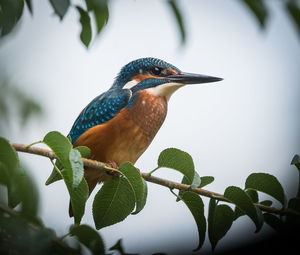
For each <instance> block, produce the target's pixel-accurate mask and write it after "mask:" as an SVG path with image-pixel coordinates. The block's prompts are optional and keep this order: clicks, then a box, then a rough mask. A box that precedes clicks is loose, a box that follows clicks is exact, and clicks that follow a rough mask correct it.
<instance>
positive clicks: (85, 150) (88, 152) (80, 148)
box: [74, 146, 91, 158]
mask: <svg viewBox="0 0 300 255" xmlns="http://www.w3.org/2000/svg"><path fill="white" fill-rule="evenodd" d="M74 149H75V150H78V151H79V152H80V154H81V157H82V158H90V157H91V150H90V149H89V148H88V147H86V146H77V147H75V148H74Z"/></svg>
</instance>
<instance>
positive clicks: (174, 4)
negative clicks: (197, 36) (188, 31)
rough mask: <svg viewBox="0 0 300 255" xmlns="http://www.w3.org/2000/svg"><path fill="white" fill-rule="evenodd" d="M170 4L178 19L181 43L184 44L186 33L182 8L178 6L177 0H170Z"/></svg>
mask: <svg viewBox="0 0 300 255" xmlns="http://www.w3.org/2000/svg"><path fill="white" fill-rule="evenodd" d="M168 5H169V7H170V9H171V11H172V13H173V15H174V17H175V19H176V21H177V25H178V29H179V31H180V36H181V44H184V43H185V40H186V35H185V25H184V22H183V17H182V14H181V10H180V8H178V6H177V1H175V0H169V1H168Z"/></svg>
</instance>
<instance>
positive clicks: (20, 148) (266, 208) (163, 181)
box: [12, 143, 300, 217]
mask: <svg viewBox="0 0 300 255" xmlns="http://www.w3.org/2000/svg"><path fill="white" fill-rule="evenodd" d="M12 146H13V147H14V148H15V149H16V150H17V151H20V152H26V153H30V154H35V155H40V156H44V157H47V158H50V159H52V160H53V159H55V158H56V156H55V154H54V152H53V151H50V150H46V149H42V148H37V147H28V146H26V145H24V144H16V143H13V144H12ZM82 162H83V164H84V166H88V167H92V168H96V169H99V170H103V171H105V170H107V167H108V166H107V164H105V163H102V162H99V161H96V160H91V159H86V158H82ZM109 167H110V166H109ZM114 170H116V171H117V169H114ZM141 175H142V177H143V178H144V179H145V180H146V181H148V182H152V183H156V184H158V185H161V186H165V187H168V188H169V189H178V190H183V191H186V190H190V185H187V184H182V183H178V182H173V181H170V180H166V179H162V178H159V177H155V176H152V175H149V173H141ZM192 191H193V192H195V193H197V194H199V195H201V196H205V197H209V198H216V199H218V200H220V201H224V202H228V203H231V201H229V200H228V199H226V198H225V197H224V196H223V195H222V194H219V193H216V192H213V191H208V190H205V189H201V188H195V189H192ZM254 205H255V206H257V207H258V208H260V209H261V210H262V211H265V212H269V213H275V214H279V215H286V214H293V215H295V216H298V217H300V214H299V213H298V212H296V211H294V210H290V209H277V208H275V207H271V206H265V205H262V204H259V203H254Z"/></svg>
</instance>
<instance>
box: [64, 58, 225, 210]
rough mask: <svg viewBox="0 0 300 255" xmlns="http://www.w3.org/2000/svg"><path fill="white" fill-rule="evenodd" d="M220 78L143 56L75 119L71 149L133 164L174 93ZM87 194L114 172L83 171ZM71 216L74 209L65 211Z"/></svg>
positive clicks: (114, 163) (112, 162)
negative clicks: (190, 71)
mask: <svg viewBox="0 0 300 255" xmlns="http://www.w3.org/2000/svg"><path fill="white" fill-rule="evenodd" d="M221 80H222V78H218V77H214V76H207V75H202V74H193V73H186V72H182V71H181V70H180V69H178V68H177V67H175V66H173V65H172V64H169V63H167V62H165V61H163V60H161V59H157V58H152V57H146V58H139V59H136V60H133V61H131V62H129V63H128V64H126V65H125V66H124V67H123V68H122V69H121V71H120V72H119V74H118V75H117V77H116V78H115V80H114V82H113V84H112V86H111V87H110V88H109V89H108V90H107V91H106V92H104V93H102V94H100V95H99V96H97V97H96V98H95V99H93V100H92V101H91V102H90V103H89V104H88V105H87V106H86V107H85V108H84V109H83V110H82V111H81V113H80V114H79V116H78V117H77V119H76V120H75V122H74V124H73V126H72V128H71V130H70V132H69V135H68V136H69V137H70V139H71V142H72V144H73V147H74V148H75V147H77V146H86V147H88V148H89V149H90V151H91V159H93V160H97V161H101V162H105V163H108V164H109V165H111V166H112V167H113V168H117V167H118V166H120V165H121V164H122V163H124V162H131V163H132V164H135V162H136V161H137V160H138V158H139V157H140V156H141V155H142V154H143V152H144V151H145V150H146V149H147V148H148V146H149V145H150V144H151V142H152V140H153V138H154V137H155V135H156V133H157V132H158V130H159V129H160V127H161V126H162V124H163V122H164V120H165V118H166V115H167V110H168V101H169V99H170V97H171V96H172V94H173V93H174V92H175V91H176V90H178V89H179V88H181V87H184V86H185V85H189V84H201V83H210V82H217V81H221ZM84 177H85V179H86V181H87V184H88V188H89V194H91V192H92V191H93V189H94V188H95V186H96V185H97V183H100V182H104V181H106V180H108V179H109V178H111V177H112V173H110V172H108V171H107V172H105V171H99V170H97V169H94V168H90V167H85V169H84ZM69 214H70V216H73V213H72V208H71V206H70V210H69Z"/></svg>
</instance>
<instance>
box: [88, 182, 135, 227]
mask: <svg viewBox="0 0 300 255" xmlns="http://www.w3.org/2000/svg"><path fill="white" fill-rule="evenodd" d="M134 206H135V197H134V193H133V191H132V187H131V186H130V184H129V183H128V181H127V180H126V179H125V178H122V177H118V178H111V179H109V180H107V181H106V182H104V184H103V186H102V188H101V189H100V190H99V191H98V193H97V194H96V196H95V198H94V201H93V217H94V222H95V225H96V228H97V229H100V228H103V227H106V226H110V225H113V224H115V223H118V222H120V221H123V220H124V219H125V218H126V217H127V216H128V215H129V214H130V213H131V212H132V211H133V209H134Z"/></svg>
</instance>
